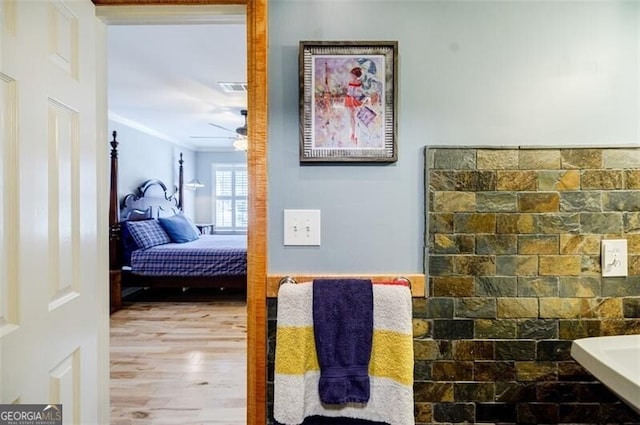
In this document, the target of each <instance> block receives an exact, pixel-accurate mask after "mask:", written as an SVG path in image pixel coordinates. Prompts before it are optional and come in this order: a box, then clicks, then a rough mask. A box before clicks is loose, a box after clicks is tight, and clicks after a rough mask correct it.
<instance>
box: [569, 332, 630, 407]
mask: <svg viewBox="0 0 640 425" xmlns="http://www.w3.org/2000/svg"><path fill="white" fill-rule="evenodd" d="M571 356H572V357H573V358H574V359H575V360H576V361H577V362H578V363H579V364H580V365H581V366H582V367H584V368H585V369H586V370H588V371H589V372H590V373H591V374H592V375H593V376H594V377H596V378H597V379H598V380H599V381H600V382H602V383H603V384H604V385H605V386H606V387H608V388H609V389H610V390H611V391H613V392H614V393H615V394H616V395H617V396H618V397H620V398H621V399H622V400H623V401H625V402H626V403H627V404H628V405H629V406H630V407H632V408H633V409H634V410H635V411H637V412H638V413H640V335H616V336H602V337H592V338H581V339H577V340H575V341H573V343H572V344H571Z"/></svg>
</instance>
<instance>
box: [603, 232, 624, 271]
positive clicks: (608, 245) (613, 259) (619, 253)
mask: <svg viewBox="0 0 640 425" xmlns="http://www.w3.org/2000/svg"><path fill="white" fill-rule="evenodd" d="M601 255H602V276H603V277H612V276H627V240H626V239H608V240H603V241H602V254H601Z"/></svg>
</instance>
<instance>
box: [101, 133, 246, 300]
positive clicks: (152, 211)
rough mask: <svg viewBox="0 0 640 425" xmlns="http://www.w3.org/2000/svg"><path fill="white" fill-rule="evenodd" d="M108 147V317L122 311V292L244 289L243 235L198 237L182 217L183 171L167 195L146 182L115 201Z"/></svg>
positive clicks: (114, 170) (114, 163)
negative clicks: (142, 289)
mask: <svg viewBox="0 0 640 425" xmlns="http://www.w3.org/2000/svg"><path fill="white" fill-rule="evenodd" d="M116 137H117V133H116V132H115V131H114V132H113V140H112V141H111V182H110V194H109V269H110V270H109V281H110V282H109V283H110V295H111V297H110V298H111V312H114V311H117V310H118V309H120V308H121V306H122V291H123V288H129V287H137V288H150V287H178V288H190V287H197V288H246V282H247V238H246V235H221V234H212V235H202V234H200V231H199V230H198V229H197V227H196V226H195V225H194V224H193V223H192V222H191V220H190V219H189V218H188V217H186V216H185V215H184V214H183V211H182V209H183V205H182V199H183V193H184V183H183V181H184V179H183V175H184V169H183V163H184V161H183V159H182V155H180V160H179V161H178V170H179V171H178V173H179V178H178V182H179V183H178V189H177V191H176V192H175V193H173V194H172V193H170V192H169V191H168V190H167V186H166V185H165V184H164V183H163V182H162V181H160V180H156V179H150V180H147V181H145V182H144V183H143V184H142V185H140V187H138V188H137V190H136V191H135V193H130V194H127V195H126V196H124V197H123V198H122V200H118V194H117V187H118V150H117V147H118V142H117V140H116Z"/></svg>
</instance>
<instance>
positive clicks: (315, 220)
mask: <svg viewBox="0 0 640 425" xmlns="http://www.w3.org/2000/svg"><path fill="white" fill-rule="evenodd" d="M284 244H285V246H287V245H315V246H320V210H284Z"/></svg>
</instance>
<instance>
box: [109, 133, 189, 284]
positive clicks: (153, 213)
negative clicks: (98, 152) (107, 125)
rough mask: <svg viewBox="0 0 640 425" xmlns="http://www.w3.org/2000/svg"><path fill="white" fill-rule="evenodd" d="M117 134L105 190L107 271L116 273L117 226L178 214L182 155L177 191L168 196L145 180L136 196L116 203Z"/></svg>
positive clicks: (156, 184) (118, 259)
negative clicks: (107, 234)
mask: <svg viewBox="0 0 640 425" xmlns="http://www.w3.org/2000/svg"><path fill="white" fill-rule="evenodd" d="M117 136H118V133H117V132H116V131H114V132H113V140H112V141H111V142H110V144H111V183H110V188H109V269H110V270H111V271H116V270H120V268H121V265H122V264H121V258H122V257H121V255H122V252H121V251H122V247H121V243H120V231H121V225H120V223H121V222H124V221H126V220H140V219H145V218H158V217H165V216H170V215H174V214H176V213H178V212H180V211H182V207H183V202H182V200H183V195H184V168H183V164H184V161H183V159H182V153H180V160H179V161H178V190H177V192H176V193H174V194H169V192H168V190H167V186H166V185H165V184H164V183H163V182H161V181H160V180H154V179H151V180H147V181H145V182H144V183H143V184H142V185H140V187H138V189H137V190H136V193H130V194H128V195H126V196H125V197H124V198H123V199H122V203H121V204H120V203H119V202H118V141H117V140H116V137H117Z"/></svg>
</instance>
